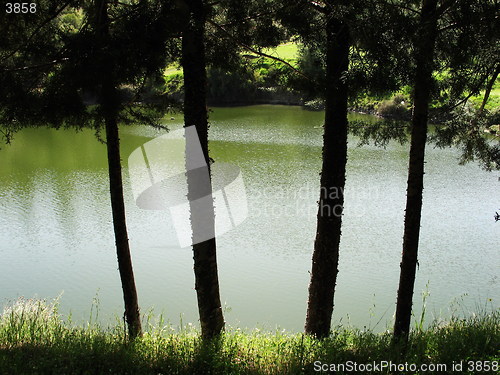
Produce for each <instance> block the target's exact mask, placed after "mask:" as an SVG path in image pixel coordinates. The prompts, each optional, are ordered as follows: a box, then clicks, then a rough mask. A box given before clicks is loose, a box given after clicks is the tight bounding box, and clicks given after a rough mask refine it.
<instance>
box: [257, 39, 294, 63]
mask: <svg viewBox="0 0 500 375" xmlns="http://www.w3.org/2000/svg"><path fill="white" fill-rule="evenodd" d="M263 52H264V53H267V54H269V55H272V56H276V57H279V58H280V59H287V60H296V59H297V58H298V55H299V46H298V45H297V43H294V42H289V43H283V44H280V45H279V46H277V47H275V48H267V49H264V50H263Z"/></svg>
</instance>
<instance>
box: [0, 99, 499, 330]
mask: <svg viewBox="0 0 500 375" xmlns="http://www.w3.org/2000/svg"><path fill="white" fill-rule="evenodd" d="M322 116H323V114H322V113H319V112H316V113H315V112H307V111H303V110H301V109H300V108H296V107H281V106H254V107H243V108H215V109H213V112H212V113H211V121H212V127H211V133H210V137H211V140H212V141H211V151H212V154H213V157H214V159H216V160H218V161H225V162H230V163H232V164H235V165H237V166H239V167H240V168H241V170H242V173H243V178H244V181H245V185H246V192H247V199H248V209H249V217H248V218H247V220H246V221H245V222H244V223H243V224H242V225H240V226H238V227H237V228H236V229H234V230H233V231H231V232H229V233H226V234H225V235H223V236H222V237H220V238H218V245H219V248H218V257H219V272H220V284H221V296H222V300H223V303H224V304H225V309H226V311H225V316H226V320H227V321H228V323H229V324H231V325H237V326H239V327H242V328H243V327H249V328H254V327H259V328H268V329H274V328H275V327H277V326H278V327H280V328H281V329H287V330H292V331H300V330H301V329H302V327H303V322H304V316H305V310H306V299H307V286H308V282H309V273H308V271H309V269H310V264H311V261H310V259H311V251H312V248H313V240H314V235H315V215H316V200H317V198H318V194H319V191H318V189H319V187H318V178H319V176H318V173H319V170H320V162H321V160H320V157H321V139H322V138H321V137H322V129H321V128H320V125H321V124H322ZM176 117H177V118H176V119H175V120H168V125H169V126H170V127H171V128H173V129H175V128H179V127H180V126H181V116H176ZM121 134H122V135H121V138H122V154H123V160H124V175H125V200H126V205H127V213H128V226H129V237H130V244H131V249H132V253H133V254H132V255H133V261H134V267H135V272H136V282H137V288H138V293H139V302H140V305H141V308H142V312H147V311H148V310H149V309H151V308H154V312H155V313H156V314H159V313H163V314H164V317H165V318H166V319H167V320H169V321H170V322H172V324H174V325H178V324H180V322H181V321H182V322H183V324H186V323H188V322H193V323H194V324H196V322H197V308H196V295H195V291H194V281H193V279H194V277H193V271H192V254H191V251H190V249H186V248H184V249H183V248H180V247H179V246H178V245H177V240H176V237H175V234H174V229H173V226H172V223H171V220H170V217H169V214H168V213H167V212H162V211H145V210H141V209H139V208H138V207H137V206H136V205H135V202H134V199H133V196H132V193H131V189H130V185H129V179H128V169H127V164H126V163H127V159H128V156H129V155H130V153H131V152H132V151H133V150H134V149H135V148H137V147H138V146H140V145H141V144H143V143H144V142H147V141H148V140H150V139H152V138H153V137H155V136H157V135H159V134H161V133H159V132H158V131H156V130H152V129H149V128H144V127H127V128H123V129H122V131H121ZM356 144H357V139H355V138H353V137H351V138H350V148H349V162H348V168H347V185H346V203H345V216H344V227H343V236H342V241H341V255H340V266H339V268H340V273H339V277H338V283H337V292H336V297H335V311H334V324H338V323H339V322H341V323H346V322H350V323H351V324H352V325H355V326H358V327H364V326H369V327H372V328H373V327H375V329H376V330H382V329H385V328H386V327H387V326H388V324H390V322H391V319H392V315H393V313H394V307H395V298H396V291H397V283H398V277H399V262H400V253H401V242H402V230H403V215H404V204H405V189H406V167H407V157H408V145H405V146H401V145H399V144H396V143H391V144H389V146H388V147H387V148H386V149H383V148H377V147H374V146H365V147H362V148H359V147H356ZM105 154H106V152H105V146H104V145H102V144H100V143H99V142H98V141H97V140H96V139H95V137H94V134H93V132H91V131H83V132H79V133H76V132H74V131H72V130H59V131H55V130H49V129H27V130H24V131H22V132H21V133H19V134H17V135H16V138H15V140H14V142H13V144H12V145H11V146H5V147H3V146H2V150H0V209H1V211H0V212H1V213H0V254H1V259H2V262H1V263H0V302H1V303H3V304H6V303H8V302H9V301H12V300H14V299H16V298H18V297H20V296H25V297H33V296H37V297H39V298H47V299H52V298H55V297H57V296H58V295H60V294H61V293H62V297H61V300H60V310H61V311H62V312H63V313H64V314H68V313H69V312H70V311H71V312H72V314H73V320H84V319H89V317H90V311H91V305H92V303H93V302H92V301H93V300H94V299H98V301H99V302H98V303H99V319H100V320H101V321H102V322H104V323H109V322H114V320H115V318H116V316H120V315H121V314H122V299H121V288H120V283H119V275H118V272H117V263H116V256H115V249H114V239H113V232H112V223H111V213H110V204H109V196H108V190H107V186H108V185H107V184H108V182H107V171H106V159H105ZM457 157H458V151H457V150H453V149H445V150H440V149H433V148H432V147H428V152H427V164H426V176H425V191H424V208H423V217H422V230H421V247H420V254H421V255H420V259H419V263H420V267H419V271H418V273H417V281H416V288H415V291H416V292H415V313H416V315H417V316H418V315H419V314H420V311H421V307H422V293H423V292H424V291H426V290H427V291H428V292H429V293H430V296H429V297H428V298H427V316H428V318H433V317H443V318H446V317H447V316H449V314H450V311H452V310H457V311H458V313H463V312H465V313H467V312H468V311H469V310H470V311H477V310H478V309H480V308H484V307H485V306H486V308H497V307H498V306H499V303H498V298H499V297H500V280H499V278H498V270H499V269H500V257H499V255H498V238H500V237H499V235H500V224H499V223H495V221H494V219H493V215H494V212H495V210H497V211H498V209H499V208H500V207H499V197H500V196H499V194H498V192H499V184H500V182H499V180H498V176H499V174H498V172H494V173H488V172H485V171H482V170H481V169H479V167H478V166H477V165H474V164H470V165H466V166H459V165H458V163H457ZM489 299H492V301H489Z"/></svg>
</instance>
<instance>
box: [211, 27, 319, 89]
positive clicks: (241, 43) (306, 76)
mask: <svg viewBox="0 0 500 375" xmlns="http://www.w3.org/2000/svg"><path fill="white" fill-rule="evenodd" d="M207 23H209V24H210V25H212V26H214V27H215V28H216V29H218V30H219V31H221V32H222V33H223V34H224V35H226V36H227V37H228V38H229V39H231V40H232V41H233V42H235V43H236V44H238V45H239V46H241V47H243V48H245V49H246V50H248V51H250V52H252V53H255V54H256V55H259V56H262V57H267V58H269V59H272V60H275V61H278V62H280V63H282V64H285V65H286V66H288V67H289V68H290V69H292V70H293V71H294V72H295V73H297V74H299V75H301V76H302V77H304V78H306V79H307V80H309V81H312V78H311V77H309V76H308V75H307V74H305V73H304V72H302V71H300V70H299V69H297V68H295V67H294V66H293V65H292V64H290V63H289V62H288V61H285V60H283V59H280V58H279V57H276V56H272V55H268V54H267V53H264V52H261V51H258V50H256V49H255V48H252V47H251V46H249V45H248V44H245V43H243V42H241V41H240V40H238V39H237V38H236V37H235V36H234V35H233V34H231V33H230V32H229V31H227V30H226V29H224V28H223V27H222V26H221V25H219V24H217V23H215V22H213V21H211V20H207Z"/></svg>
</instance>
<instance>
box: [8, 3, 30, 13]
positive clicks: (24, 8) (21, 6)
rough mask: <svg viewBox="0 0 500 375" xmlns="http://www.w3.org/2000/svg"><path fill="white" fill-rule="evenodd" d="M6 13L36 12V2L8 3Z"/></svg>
mask: <svg viewBox="0 0 500 375" xmlns="http://www.w3.org/2000/svg"><path fill="white" fill-rule="evenodd" d="M5 13H23V14H26V13H36V3H7V4H5Z"/></svg>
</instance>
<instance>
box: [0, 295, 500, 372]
mask: <svg viewBox="0 0 500 375" xmlns="http://www.w3.org/2000/svg"><path fill="white" fill-rule="evenodd" d="M499 323H500V314H499V313H498V311H496V312H491V313H489V314H486V313H483V314H481V315H472V316H470V317H469V318H467V319H459V318H452V319H451V320H450V321H449V322H448V323H446V324H445V323H439V324H438V323H435V324H433V325H431V326H430V327H429V328H427V329H423V328H422V327H418V329H416V330H415V331H414V332H413V333H412V334H411V335H410V342H409V347H408V351H407V354H406V356H405V357H404V358H401V357H399V356H400V354H399V353H400V351H399V350H398V348H394V347H392V346H391V335H390V332H386V333H382V334H375V333H373V332H371V331H369V330H367V331H363V330H358V329H354V328H346V327H341V326H339V327H336V328H335V330H334V332H333V333H332V335H331V336H330V337H329V338H327V339H325V340H316V339H314V338H311V337H309V336H304V335H302V334H289V333H284V332H279V331H278V332H274V333H270V332H261V331H259V330H255V331H252V332H243V331H241V330H240V329H229V330H228V331H227V332H225V333H224V334H223V335H222V336H221V337H220V338H219V339H217V340H213V341H211V342H208V343H207V342H203V341H202V340H201V339H200V335H199V332H198V331H197V330H196V329H195V328H193V327H192V326H189V325H188V326H185V327H182V328H181V329H179V330H175V329H173V328H172V327H171V326H169V325H166V324H165V323H164V321H163V319H162V318H161V317H160V318H159V319H152V317H151V316H150V317H148V318H147V322H146V324H145V327H146V333H145V334H144V337H142V338H140V339H137V340H136V341H134V342H131V343H128V342H127V341H126V340H125V338H124V330H123V326H122V325H120V324H117V325H116V326H115V327H111V328H107V329H103V328H101V327H99V326H98V325H97V323H91V324H88V325H86V326H85V327H78V326H73V325H72V324H71V322H69V321H64V320H63V319H62V318H61V317H60V315H59V314H58V312H57V303H47V302H44V301H39V300H24V299H21V300H18V301H17V302H15V303H14V304H12V306H10V307H8V308H6V309H5V310H4V312H3V314H2V315H1V317H0V374H49V373H50V374H52V373H53V374H302V373H317V371H315V369H318V368H319V366H320V364H321V365H323V366H324V365H327V366H330V365H332V364H334V365H335V364H336V365H338V364H346V363H348V361H351V362H350V363H351V364H354V363H356V364H358V365H360V364H361V365H363V364H370V363H379V362H381V361H392V362H393V363H395V364H397V363H399V364H401V363H405V362H407V363H410V364H415V365H417V366H420V365H421V364H438V363H439V364H441V363H442V364H447V365H448V371H447V372H448V373H453V374H460V373H475V372H468V370H467V369H468V367H467V366H466V365H467V361H498V360H499V351H498V350H499V348H500V335H499V333H500V332H499V326H500V324H499ZM459 361H465V362H464V366H463V371H452V367H451V366H452V364H453V363H457V362H459ZM474 363H475V362H474ZM329 369H330V367H329ZM336 373H339V374H342V373H344V372H343V371H337V372H336ZM345 373H351V374H352V373H359V372H347V370H346V372H345ZM364 373H391V371H390V369H388V368H386V369H384V370H383V371H372V372H369V371H368V372H364ZM392 373H395V372H394V371H392ZM397 373H405V372H397ZM408 373H419V372H418V371H414V372H408ZM422 373H423V372H422ZM425 373H426V374H430V373H433V372H432V371H430V372H429V371H428V372H425ZM434 373H436V372H434ZM439 373H443V371H440V372H439ZM481 373H482V374H487V373H491V374H493V373H497V372H495V371H493V370H491V371H483V372H481Z"/></svg>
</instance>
